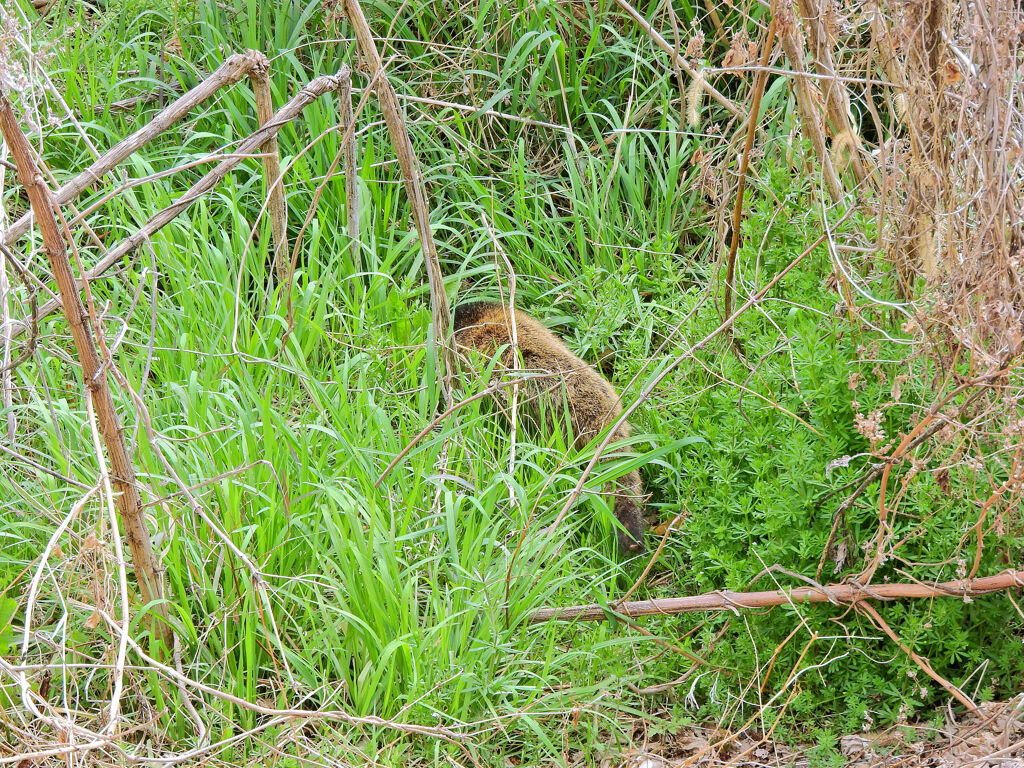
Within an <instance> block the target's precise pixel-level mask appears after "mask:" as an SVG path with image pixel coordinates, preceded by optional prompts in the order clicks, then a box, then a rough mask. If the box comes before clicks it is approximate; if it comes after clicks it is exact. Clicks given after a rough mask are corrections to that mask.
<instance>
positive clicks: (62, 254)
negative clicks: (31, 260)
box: [0, 95, 171, 648]
mask: <svg viewBox="0 0 1024 768" xmlns="http://www.w3.org/2000/svg"><path fill="white" fill-rule="evenodd" d="M0 134H2V135H3V137H4V141H5V142H6V143H7V146H8V147H9V148H10V150H11V157H13V158H14V161H15V164H16V165H17V167H18V180H19V181H20V182H21V183H22V184H23V185H24V187H25V191H26V192H27V193H28V197H29V201H30V203H31V205H32V211H33V213H34V215H35V218H36V221H37V222H38V225H39V229H40V232H41V233H42V237H43V250H44V251H45V252H46V258H47V259H48V260H49V262H50V270H51V271H52V273H53V277H54V280H55V281H56V283H57V289H58V291H59V292H60V297H61V303H62V305H63V307H64V315H65V317H66V318H67V320H68V325H69V326H70V329H71V336H72V338H73V339H74V343H75V348H76V350H77V352H78V358H79V361H80V362H81V365H82V380H83V383H84V384H85V389H86V393H87V394H86V396H87V397H89V398H91V400H92V404H93V408H94V409H95V412H96V416H97V419H98V421H99V427H100V433H101V434H102V435H103V441H104V444H105V445H106V449H107V454H108V457H109V459H110V480H111V481H112V482H113V485H114V489H115V490H116V491H117V508H118V513H119V514H120V516H121V522H122V524H123V525H124V529H125V535H126V536H127V538H128V546H129V547H130V548H131V552H132V564H133V570H134V572H135V579H136V581H137V582H138V584H139V592H140V594H141V596H142V602H143V603H144V604H150V603H153V601H158V600H160V599H161V598H162V594H161V592H162V590H161V587H160V570H159V567H158V565H157V560H156V555H155V554H154V552H153V543H152V541H151V540H150V537H149V529H148V528H147V527H146V518H145V514H144V512H143V506H142V497H141V496H140V494H139V489H138V486H137V484H136V480H135V469H134V467H133V466H132V460H131V455H130V454H129V453H128V446H127V444H126V443H125V440H124V433H123V431H122V429H121V420H120V418H119V417H118V415H117V409H116V408H115V407H114V399H113V396H112V395H111V392H110V385H109V382H108V380H107V376H108V373H107V367H106V365H105V363H104V361H102V360H101V359H100V355H99V353H98V352H97V351H96V346H95V344H94V343H93V338H92V328H91V326H90V324H89V321H88V319H87V318H86V313H85V307H84V306H83V305H82V298H81V296H79V293H78V290H79V289H78V283H77V282H76V281H75V278H74V275H73V274H72V271H71V262H70V261H69V260H68V255H67V243H66V242H65V241H64V237H63V236H62V235H61V232H60V228H59V227H58V225H57V219H56V217H55V215H54V208H55V206H56V202H55V200H54V199H53V196H52V194H51V192H50V189H49V187H47V186H46V183H45V181H43V177H42V174H41V173H40V172H39V168H38V167H37V166H36V164H35V161H34V160H33V159H32V150H31V147H30V146H29V143H28V139H26V138H25V134H23V133H22V131H21V127H20V126H19V125H18V120H17V118H16V117H15V116H14V111H13V110H12V109H11V103H10V101H8V99H7V97H6V95H0ZM115 535H117V532H116V531H115ZM150 610H152V612H153V614H154V615H153V617H152V623H151V628H152V633H153V638H154V639H157V640H159V641H160V643H161V644H162V646H163V647H164V648H170V647H171V628H170V625H169V624H168V623H167V606H166V605H165V604H164V603H162V602H158V603H154V604H153V605H151V606H150Z"/></svg>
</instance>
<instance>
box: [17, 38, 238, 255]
mask: <svg viewBox="0 0 1024 768" xmlns="http://www.w3.org/2000/svg"><path fill="white" fill-rule="evenodd" d="M255 63H256V59H255V55H254V52H252V51H250V52H248V53H244V54H243V53H236V54H233V55H231V56H229V57H228V58H227V59H226V60H225V61H224V63H223V64H221V65H220V66H219V67H217V69H215V70H214V71H213V73H212V74H211V75H210V76H209V77H208V78H206V79H205V80H203V82H201V83H200V84H199V85H197V86H196V87H195V88H193V89H192V90H190V91H189V92H188V93H186V94H184V95H182V96H181V97H179V98H178V99H175V100H174V101H173V102H171V103H170V104H168V105H167V107H166V108H164V109H162V110H161V111H160V112H158V113H157V114H156V115H155V116H154V117H153V119H152V120H149V121H148V122H147V123H146V124H145V125H144V126H143V127H142V128H140V129H139V130H137V131H136V132H135V133H133V134H131V135H130V136H127V137H125V138H123V139H121V141H119V142H117V144H115V145H114V146H113V147H111V148H110V149H108V150H107V151H106V152H104V153H103V154H102V155H100V156H99V157H98V158H97V159H96V161H95V162H94V163H93V164H92V165H90V166H89V167H88V168H86V169H85V170H84V171H82V172H81V173H79V174H78V175H77V176H75V177H74V178H73V179H71V181H69V182H68V183H67V184H65V185H64V186H62V187H61V188H60V189H58V190H57V191H56V192H54V193H53V200H54V202H55V203H56V204H57V205H64V204H65V203H67V202H69V201H71V200H74V199H75V198H76V197H78V196H79V195H80V194H82V192H84V191H85V190H87V189H88V188H89V187H91V186H92V185H93V184H95V183H96V182H98V181H99V180H100V179H101V178H102V177H103V176H105V175H106V174H107V173H109V172H110V171H111V170H112V169H113V168H116V167H117V166H118V165H119V164H120V163H122V162H123V161H124V160H125V159H127V158H128V157H129V156H131V155H132V154H133V153H134V152H137V151H138V150H139V149H141V148H142V147H144V146H145V145H146V144H148V143H149V142H150V141H152V140H153V139H155V138H156V137H157V136H159V135H160V134H161V133H163V132H164V131H166V130H167V129H168V128H170V127H171V126H172V125H174V124H175V123H176V122H178V121H179V120H181V119H182V118H183V117H184V116H185V115H187V114H188V113H189V112H190V111H192V109H193V108H195V107H196V106H197V105H199V104H202V103H203V102H204V101H206V100H207V99H208V98H210V97H211V96H213V94H214V93H216V92H217V91H218V90H220V89H221V88H223V87H224V86H227V85H231V84H232V83H235V82H237V81H238V80H240V79H241V78H243V77H245V75H246V74H248V73H249V71H250V70H251V69H252V68H253V66H254V65H255ZM31 226H32V212H29V213H26V214H25V215H24V216H22V217H21V218H19V219H18V220H17V221H15V222H14V223H13V224H11V226H9V227H8V228H7V229H6V231H4V232H3V233H2V234H0V243H3V244H4V245H11V244H13V243H14V242H15V241H16V240H17V239H18V238H20V237H21V236H22V235H24V234H25V233H26V232H28V230H29V228H30V227H31Z"/></svg>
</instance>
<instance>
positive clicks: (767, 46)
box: [724, 7, 777, 333]
mask: <svg viewBox="0 0 1024 768" xmlns="http://www.w3.org/2000/svg"><path fill="white" fill-rule="evenodd" d="M769 13H771V15H772V20H771V22H770V23H769V25H768V34H767V35H766V36H765V39H764V45H763V47H762V48H761V65H760V67H759V68H758V70H757V75H755V77H754V97H753V99H751V103H750V114H749V115H748V116H747V137H746V140H745V141H744V142H743V154H742V155H740V170H739V179H738V180H737V181H736V202H735V204H734V205H733V208H732V238H731V239H730V242H729V256H728V257H727V258H726V262H725V265H726V266H725V297H724V298H725V302H724V303H725V316H726V317H729V315H731V314H732V295H733V285H732V283H733V280H734V279H735V277H736V252H737V251H738V250H739V247H740V222H741V221H742V220H743V192H744V190H745V189H746V188H747V168H748V167H749V166H750V151H751V150H752V149H753V148H754V133H755V132H756V131H757V119H758V115H759V114H760V112H761V98H762V97H763V96H764V87H765V84H766V83H767V82H768V59H769V58H770V57H771V54H772V47H773V46H774V45H775V23H776V18H777V14H776V13H775V8H774V7H773V8H772V9H771V10H770V11H769ZM730 333H731V331H730Z"/></svg>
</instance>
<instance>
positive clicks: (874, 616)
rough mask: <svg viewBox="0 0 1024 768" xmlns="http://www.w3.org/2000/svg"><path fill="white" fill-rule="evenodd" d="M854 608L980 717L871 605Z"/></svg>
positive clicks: (972, 705)
mask: <svg viewBox="0 0 1024 768" xmlns="http://www.w3.org/2000/svg"><path fill="white" fill-rule="evenodd" d="M856 608H857V610H858V611H860V612H861V613H863V614H864V615H865V616H867V617H868V618H869V619H871V622H872V623H873V624H874V625H875V626H876V627H878V628H879V629H880V630H882V631H883V632H885V634H886V635H888V636H889V639H890V640H892V641H893V642H894V643H896V645H898V646H899V647H900V650H901V651H903V652H904V653H905V654H907V656H909V657H910V658H911V660H912V661H913V662H914V663H915V664H917V666H919V667H920V668H921V669H922V670H924V673H925V674H926V675H928V677H930V678H931V679H932V680H934V681H935V682H937V683H938V684H939V685H941V686H942V687H943V688H945V689H946V690H947V691H949V694H950V695H951V696H952V697H953V698H954V699H956V700H957V701H959V702H960V703H961V704H963V705H964V706H965V707H967V709H969V710H970V711H971V712H973V713H974V714H975V715H980V714H981V713H980V712H979V711H978V706H977V705H976V704H975V703H974V702H973V701H971V700H970V699H969V698H968V697H967V694H965V693H964V692H963V691H961V690H960V689H959V688H957V687H956V686H955V685H953V684H952V683H951V682H949V681H948V680H947V679H946V678H944V677H943V676H942V675H940V674H939V673H938V672H936V671H935V670H934V669H932V665H931V664H929V663H928V659H926V658H924V657H923V656H920V655H918V654H916V653H914V652H913V651H912V650H911V649H910V647H909V646H908V645H907V644H906V643H904V642H903V641H902V640H900V637H899V635H897V634H896V633H895V632H894V631H893V630H892V627H890V626H889V625H888V624H887V623H886V621H885V619H883V618H882V617H881V615H880V614H879V613H878V611H876V610H875V607H874V606H873V605H871V604H870V603H863V602H862V603H858V604H857V605H856Z"/></svg>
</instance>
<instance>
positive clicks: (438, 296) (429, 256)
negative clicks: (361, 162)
mask: <svg viewBox="0 0 1024 768" xmlns="http://www.w3.org/2000/svg"><path fill="white" fill-rule="evenodd" d="M344 8H345V12H346V15H347V16H348V21H349V24H351V25H352V30H353V31H354V32H355V36H356V42H357V43H358V45H359V52H360V53H361V54H362V56H363V60H364V61H365V62H366V64H367V67H368V69H369V71H370V78H371V82H372V83H373V87H374V90H375V91H376V93H377V99H378V101H379V102H380V108H381V112H383V113H384V120H385V122H387V125H388V132H389V133H390V134H391V141H392V143H393V144H394V145H395V154H396V155H397V156H398V164H399V166H401V169H402V181H403V182H405V192H406V194H407V195H408V196H409V204H410V206H411V207H412V217H413V220H414V221H415V223H416V230H417V231H418V233H419V236H420V247H421V248H422V249H423V261H424V263H425V264H426V267H427V279H428V281H429V283H430V308H431V314H432V317H433V321H434V330H435V332H436V337H437V339H436V340H437V349H440V351H441V359H440V360H439V361H438V362H439V363H443V367H441V366H439V368H438V369H439V370H442V371H444V373H443V374H442V376H441V386H442V389H443V390H444V393H445V399H446V401H447V404H448V405H449V406H451V405H452V376H453V375H454V373H455V371H456V370H457V362H456V360H455V351H454V347H453V345H452V344H451V340H450V336H451V331H450V326H451V312H450V310H449V308H448V294H447V293H446V292H445V288H444V274H443V273H442V272H441V262H440V261H439V260H438V257H437V248H436V247H435V245H434V235H433V232H432V231H431V229H430V211H429V208H428V207H427V190H426V185H425V184H424V183H423V175H422V174H421V173H420V165H419V160H418V159H417V157H416V152H415V150H414V149H413V146H412V140H411V139H410V138H409V131H408V130H406V127H405V121H404V120H403V119H402V109H401V107H400V106H399V105H398V97H397V96H396V95H395V91H394V89H393V88H392V87H391V83H390V82H388V78H387V73H386V72H385V71H384V62H383V61H382V60H381V58H380V54H379V53H378V52H377V44H376V43H375V42H374V39H373V33H372V32H371V31H370V25H369V24H367V23H366V16H364V15H363V9H362V7H361V6H360V5H359V0H344Z"/></svg>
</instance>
